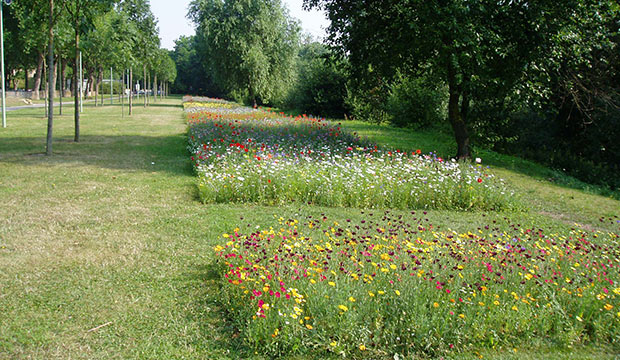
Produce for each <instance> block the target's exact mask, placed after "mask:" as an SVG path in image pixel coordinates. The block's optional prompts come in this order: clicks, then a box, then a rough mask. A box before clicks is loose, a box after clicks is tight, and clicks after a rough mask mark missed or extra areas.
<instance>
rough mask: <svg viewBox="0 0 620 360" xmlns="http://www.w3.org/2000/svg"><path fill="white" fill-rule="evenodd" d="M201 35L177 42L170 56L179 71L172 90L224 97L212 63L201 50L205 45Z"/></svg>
mask: <svg viewBox="0 0 620 360" xmlns="http://www.w3.org/2000/svg"><path fill="white" fill-rule="evenodd" d="M200 38H201V35H200V34H198V35H195V36H181V37H180V38H178V39H177V40H175V45H174V50H173V52H172V53H171V54H170V55H171V57H172V59H173V60H174V63H175V65H176V67H177V69H178V73H179V75H178V77H176V79H175V82H174V84H173V87H172V90H173V91H174V92H175V93H178V94H195V95H208V96H219V97H221V96H223V95H224V94H223V92H222V91H221V90H220V89H218V87H217V85H216V84H215V79H214V72H213V70H212V69H211V68H210V66H211V63H210V62H209V61H208V60H207V59H206V58H203V57H204V56H206V54H205V53H204V51H201V50H200V46H201V44H202V43H203V42H202V41H200V40H199V39H200Z"/></svg>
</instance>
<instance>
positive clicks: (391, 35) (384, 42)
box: [304, 0, 578, 159]
mask: <svg viewBox="0 0 620 360" xmlns="http://www.w3.org/2000/svg"><path fill="white" fill-rule="evenodd" d="M576 1H578V0H569V1H565V2H561V3H560V2H556V1H551V0H547V1H544V0H541V1H536V2H529V1H527V2H526V1H490V0H487V1H483V0H478V1H465V0H439V1H425V0H411V1H404V0H380V1H348V0H304V4H305V6H307V7H320V8H323V9H325V10H326V11H327V13H328V16H329V18H330V20H331V25H330V27H329V40H330V45H331V46H332V47H333V48H334V49H336V50H338V51H339V53H340V54H341V56H343V57H347V58H348V59H349V61H350V63H351V68H352V73H353V76H354V77H357V78H358V79H362V80H368V79H388V81H389V80H391V79H393V77H394V76H395V75H396V74H397V73H399V72H400V73H404V74H415V73H419V72H427V73H431V74H433V75H434V76H438V77H439V78H441V79H443V81H444V82H445V83H446V84H447V86H448V101H447V102H448V120H449V122H450V125H451V126H452V129H453V132H454V136H455V140H456V143H457V153H456V157H457V158H460V159H463V158H469V157H470V156H471V149H470V137H469V131H468V115H469V110H470V106H471V105H472V104H475V103H476V101H481V100H484V99H485V98H488V97H496V98H502V97H504V96H505V95H506V94H507V93H509V92H510V90H511V89H512V88H513V87H514V86H515V84H516V83H517V82H518V80H519V79H520V77H521V75H522V71H523V68H524V67H525V65H526V64H528V63H529V62H530V61H531V60H532V59H533V57H534V56H535V55H536V50H537V49H540V48H542V47H543V46H544V44H545V43H546V39H548V38H549V37H550V36H553V34H555V33H557V28H556V27H555V22H554V21H550V20H549V19H557V18H567V17H569V15H570V9H571V8H572V7H574V4H575V2H576Z"/></svg>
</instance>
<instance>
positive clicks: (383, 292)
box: [377, 290, 385, 295]
mask: <svg viewBox="0 0 620 360" xmlns="http://www.w3.org/2000/svg"><path fill="white" fill-rule="evenodd" d="M377 292H378V293H379V295H383V294H385V291H383V290H379V291H377Z"/></svg>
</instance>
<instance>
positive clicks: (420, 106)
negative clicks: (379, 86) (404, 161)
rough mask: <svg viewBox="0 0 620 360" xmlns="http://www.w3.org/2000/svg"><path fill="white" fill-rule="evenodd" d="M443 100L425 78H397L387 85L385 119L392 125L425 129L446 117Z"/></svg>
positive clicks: (438, 89)
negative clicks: (387, 94)
mask: <svg viewBox="0 0 620 360" xmlns="http://www.w3.org/2000/svg"><path fill="white" fill-rule="evenodd" d="M445 98H446V95H445V94H443V93H442V91H441V89H440V88H438V87H437V86H434V85H433V84H431V82H430V81H429V80H428V79H426V78H424V77H406V76H403V75H398V76H397V78H396V80H395V81H394V83H393V84H392V85H391V86H390V93H389V96H388V98H387V104H386V112H387V117H388V119H389V121H390V122H391V123H392V124H393V125H395V126H399V127H412V128H425V127H428V126H430V125H432V124H436V123H439V122H441V121H442V120H443V119H444V118H445V117H446V114H445V110H444V108H445V106H444V103H445V101H444V99H445Z"/></svg>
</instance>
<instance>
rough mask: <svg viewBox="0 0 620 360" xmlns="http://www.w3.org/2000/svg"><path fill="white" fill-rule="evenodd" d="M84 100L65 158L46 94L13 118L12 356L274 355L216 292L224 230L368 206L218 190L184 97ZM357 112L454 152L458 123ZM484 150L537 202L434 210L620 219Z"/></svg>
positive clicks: (7, 291) (4, 163)
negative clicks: (208, 190)
mask: <svg viewBox="0 0 620 360" xmlns="http://www.w3.org/2000/svg"><path fill="white" fill-rule="evenodd" d="M85 110H86V111H85V113H84V114H83V118H82V123H81V129H82V141H81V142H80V143H74V142H73V141H72V139H73V118H72V116H70V115H64V116H62V117H56V120H55V129H54V130H55V133H54V134H55V142H54V153H55V154H54V155H53V156H52V157H46V156H43V155H42V153H43V151H44V148H45V144H44V141H45V129H46V119H45V118H44V117H43V111H44V110H43V109H27V110H21V111H18V112H12V113H10V114H9V117H8V119H7V122H8V128H6V129H0V309H2V311H1V312H0V324H2V325H1V326H0V358H18V359H20V358H24V359H26V358H34V359H68V358H71V359H127V358H160V359H169V358H196V359H202V358H231V359H236V358H261V356H260V354H254V353H253V352H250V351H248V349H247V348H245V347H244V346H243V345H242V343H241V342H240V340H239V337H238V331H237V329H234V327H232V325H231V323H230V321H228V320H227V318H226V309H222V308H220V307H219V305H218V304H217V302H215V301H214V300H213V298H214V295H215V293H216V292H217V291H218V287H217V286H216V279H215V276H216V275H215V273H214V270H213V267H212V265H213V263H214V258H215V256H214V251H213V246H214V244H216V243H218V242H219V241H221V239H219V237H220V236H221V235H222V234H223V233H224V232H227V231H230V230H231V229H233V228H235V227H237V226H238V227H246V228H247V227H252V228H256V227H257V226H258V227H263V228H264V227H268V226H270V225H272V224H273V223H274V217H278V218H279V217H280V216H282V217H284V218H287V217H295V216H296V215H298V214H304V215H316V216H318V215H320V214H325V215H326V216H328V217H329V218H330V219H333V220H339V219H345V218H349V219H354V220H355V219H361V218H362V217H363V215H362V214H361V212H360V210H357V209H337V208H321V207H312V206H305V205H303V206H302V205H297V204H291V205H288V206H285V207H279V208H274V207H258V206H252V205H203V204H201V203H200V202H199V201H198V198H197V190H196V181H197V180H196V178H195V176H194V174H193V173H192V168H191V164H190V161H189V156H188V154H187V152H186V146H187V139H186V131H187V126H186V124H185V120H184V118H183V116H182V107H181V99H180V98H170V99H168V100H165V101H163V102H157V103H155V104H153V105H151V106H150V107H149V108H147V109H145V108H143V107H142V106H140V105H139V106H136V107H135V112H134V115H133V116H132V117H131V118H130V117H128V116H127V115H125V116H124V117H121V115H120V114H121V109H120V107H119V106H106V107H103V108H101V107H100V108H95V107H93V106H92V105H88V106H86V107H85ZM346 127H347V128H349V129H351V131H358V132H359V133H360V134H362V135H367V136H369V137H370V138H374V139H376V141H379V142H381V143H383V144H386V145H392V146H394V147H399V148H403V149H404V148H409V149H417V148H420V149H422V150H423V151H425V152H428V151H432V150H437V151H438V152H440V154H442V155H443V156H446V155H449V153H450V151H451V146H450V144H451V143H450V139H449V138H447V139H443V138H438V137H432V136H430V134H425V133H414V132H409V131H405V132H402V131H400V130H399V131H397V130H394V129H391V128H388V127H382V126H374V125H368V124H363V123H349V124H346ZM482 157H483V161H484V162H487V159H488V162H489V164H492V165H493V166H494V167H497V170H496V171H497V173H499V174H500V175H501V176H503V177H504V178H506V179H507V180H509V181H510V182H511V183H512V184H513V185H514V186H515V187H516V188H518V189H519V190H520V191H521V192H522V193H523V194H524V195H525V196H524V198H525V199H526V200H527V202H528V204H529V205H530V207H531V210H530V211H529V212H525V213H515V214H504V213H502V214H485V213H465V212H451V211H429V212H428V214H427V217H428V218H429V221H430V222H432V223H433V224H436V225H438V226H442V227H449V228H452V229H454V230H457V231H459V230H462V231H467V230H469V229H471V228H472V227H475V226H481V225H484V224H485V223H487V222H488V221H489V219H490V218H502V219H503V218H504V217H509V218H510V219H511V220H512V221H513V222H519V223H520V224H523V225H524V226H525V225H526V224H532V226H533V225H535V226H538V227H544V228H545V229H550V230H553V229H567V228H570V227H574V226H575V225H574V223H579V224H580V225H581V226H583V227H585V228H588V229H593V230H609V231H615V232H618V231H620V225H619V224H618V223H617V222H615V220H614V219H616V218H613V216H617V215H620V202H619V201H617V200H613V199H611V198H609V197H603V196H599V195H595V194H593V193H591V192H586V191H582V190H576V189H573V188H571V187H568V186H565V185H559V184H557V183H553V182H550V181H549V179H548V177H549V176H547V175H545V174H546V173H545V172H544V171H542V172H538V173H536V172H531V169H532V168H536V167H535V166H534V165H530V164H529V163H526V164H525V165H523V162H522V161H520V160H518V159H514V158H509V157H502V156H499V155H496V154H492V153H486V155H485V153H483V154H482ZM528 169H529V170H528ZM526 170H527V171H526ZM528 171H530V172H528ZM603 217H604V218H605V219H604V220H603V221H601V220H600V219H601V218H603ZM610 218H612V219H610ZM615 352H617V349H611V348H609V349H608V348H604V347H603V348H600V347H597V348H591V347H581V346H580V345H579V344H575V345H574V347H573V348H572V349H569V350H566V349H564V350H562V351H561V352H558V351H555V350H554V348H553V345H552V344H547V343H545V342H544V341H541V340H535V339H532V342H531V344H515V346H514V347H513V346H511V347H506V346H504V347H502V348H499V349H497V350H496V351H491V352H489V351H482V352H481V353H480V354H479V353H477V352H476V351H475V350H471V349H470V350H468V353H467V354H458V353H455V355H454V356H455V357H457V358H461V357H467V358H478V356H479V355H482V356H484V358H514V359H522V358H533V359H538V358H575V357H577V358H588V357H589V358H613V357H614V354H615ZM312 357H313V356H312V353H311V352H306V353H302V354H300V355H299V358H312Z"/></svg>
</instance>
